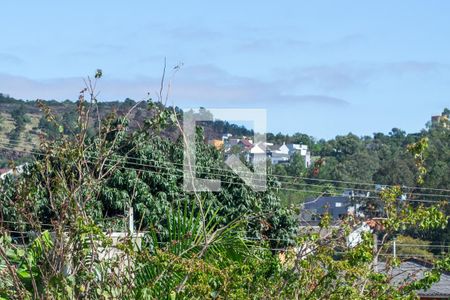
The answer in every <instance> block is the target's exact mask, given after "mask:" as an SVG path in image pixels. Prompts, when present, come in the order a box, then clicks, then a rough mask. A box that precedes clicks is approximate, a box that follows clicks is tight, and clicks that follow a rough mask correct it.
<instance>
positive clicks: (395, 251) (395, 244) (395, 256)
mask: <svg viewBox="0 0 450 300" xmlns="http://www.w3.org/2000/svg"><path fill="white" fill-rule="evenodd" d="M392 246H393V247H394V251H393V254H394V258H397V239H396V238H394V241H393V244H392Z"/></svg>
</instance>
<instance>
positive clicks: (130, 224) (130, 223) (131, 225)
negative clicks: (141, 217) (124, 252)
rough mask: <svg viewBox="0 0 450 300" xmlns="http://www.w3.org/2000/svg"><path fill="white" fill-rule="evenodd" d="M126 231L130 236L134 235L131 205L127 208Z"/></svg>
mask: <svg viewBox="0 0 450 300" xmlns="http://www.w3.org/2000/svg"><path fill="white" fill-rule="evenodd" d="M128 230H129V232H130V234H131V235H133V233H134V211H133V205H131V204H130V207H129V208H128Z"/></svg>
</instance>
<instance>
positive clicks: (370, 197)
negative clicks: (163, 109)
mask: <svg viewBox="0 0 450 300" xmlns="http://www.w3.org/2000/svg"><path fill="white" fill-rule="evenodd" d="M0 148H3V149H6V150H13V151H19V152H24V153H29V154H35V155H45V153H43V152H33V151H26V150H14V149H11V148H7V147H5V146H3V147H2V146H0ZM87 157H88V158H93V157H89V156H87ZM94 158H95V157H94ZM105 160H109V161H113V162H119V161H118V160H113V159H108V158H106V159H105ZM90 163H92V161H91V162H90ZM123 163H125V164H129V162H126V161H125V162H123ZM149 166H150V167H152V168H159V169H167V170H170V171H177V172H179V173H181V174H179V175H178V174H174V173H172V174H170V175H172V176H183V177H185V178H188V179H195V178H196V177H195V176H192V175H185V174H184V173H183V170H180V169H176V168H173V167H172V168H169V167H163V166H154V165H149ZM110 167H117V168H119V169H124V170H133V171H139V172H146V173H153V174H160V173H159V172H157V171H151V170H143V169H137V168H131V167H125V166H111V165H110ZM205 174H210V175H216V176H222V174H220V175H218V174H214V173H205ZM221 182H222V183H229V184H234V185H244V186H247V185H246V184H245V183H240V182H230V181H224V180H221ZM253 186H254V187H257V188H266V186H263V185H253ZM274 189H277V190H282V191H292V192H308V193H315V194H323V193H324V192H323V191H316V190H307V189H291V188H286V187H284V188H283V187H274ZM327 193H328V194H331V195H333V196H340V194H339V193H332V192H327ZM363 199H377V200H378V199H379V197H373V196H364V197H363ZM404 201H410V202H423V203H440V202H448V201H438V200H427V199H405V200H404Z"/></svg>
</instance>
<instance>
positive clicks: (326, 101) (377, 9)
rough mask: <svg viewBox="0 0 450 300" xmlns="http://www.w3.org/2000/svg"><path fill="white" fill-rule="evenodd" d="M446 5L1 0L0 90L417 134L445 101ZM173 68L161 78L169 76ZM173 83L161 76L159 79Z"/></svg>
mask: <svg viewBox="0 0 450 300" xmlns="http://www.w3.org/2000/svg"><path fill="white" fill-rule="evenodd" d="M449 11H450V2H448V1H371V2H368V1H365V2H363V1H356V0H355V1H333V2H332V1H308V2H307V1H270V2H269V1H220V2H218V1H172V2H169V1H165V2H162V1H161V2H159V3H154V2H153V1H132V2H131V1H129V2H125V1H73V2H71V3H64V2H62V1H33V2H32V1H8V2H5V3H2V17H1V21H2V23H3V24H2V26H1V27H0V36H1V40H0V92H2V93H6V94H10V95H11V96H14V97H18V98H24V99H36V98H46V99H59V100H63V99H67V98H69V99H75V98H76V97H77V92H78V91H79V90H80V88H81V87H82V86H83V81H82V78H83V77H84V76H86V75H89V74H93V73H94V72H95V69H97V68H101V69H102V70H103V73H104V78H103V79H102V81H101V83H100V84H99V90H100V92H101V94H100V98H102V99H103V100H105V101H108V100H116V99H118V100H123V99H124V98H126V97H130V98H133V99H136V100H139V99H143V98H145V97H146V95H147V93H150V94H151V95H153V94H155V92H156V91H157V90H158V85H159V79H160V76H161V72H162V67H163V62H164V57H167V64H168V68H169V69H170V68H171V67H173V66H175V65H177V64H179V63H182V64H183V66H182V68H181V69H180V70H179V71H178V72H177V73H176V74H175V75H174V76H173V79H172V90H171V97H170V99H171V100H170V101H171V102H173V103H174V104H176V105H178V106H180V107H199V106H204V107H212V108H220V107H227V108H241V107H242V108H266V109H267V112H268V127H269V128H268V130H269V131H272V132H279V131H281V132H284V133H293V132H297V131H299V132H304V133H308V134H310V135H313V136H315V137H318V138H322V137H323V138H330V137H333V136H335V135H337V134H346V133H348V132H353V133H355V134H357V135H370V134H372V133H374V132H380V131H381V132H386V133H387V132H389V131H390V130H391V128H393V127H399V128H401V129H404V130H406V131H407V132H415V131H418V130H420V129H421V128H423V127H424V124H425V123H426V122H427V121H428V120H429V119H430V116H431V115H435V114H439V113H440V112H441V111H442V110H443V108H444V107H446V106H447V107H449V106H450V42H449V37H450V18H449V17H448V12H449ZM169 73H171V72H169ZM169 77H171V76H169Z"/></svg>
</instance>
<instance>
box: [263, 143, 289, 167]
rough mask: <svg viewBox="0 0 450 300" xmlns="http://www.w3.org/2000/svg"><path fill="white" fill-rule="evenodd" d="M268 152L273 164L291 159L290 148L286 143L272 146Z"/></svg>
mask: <svg viewBox="0 0 450 300" xmlns="http://www.w3.org/2000/svg"><path fill="white" fill-rule="evenodd" d="M267 154H268V156H269V158H270V160H271V161H272V164H273V165H276V164H280V163H287V162H289V159H290V156H289V148H288V147H287V146H286V144H284V143H283V145H281V146H275V145H274V146H271V147H270V148H269V151H268V153H267Z"/></svg>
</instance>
